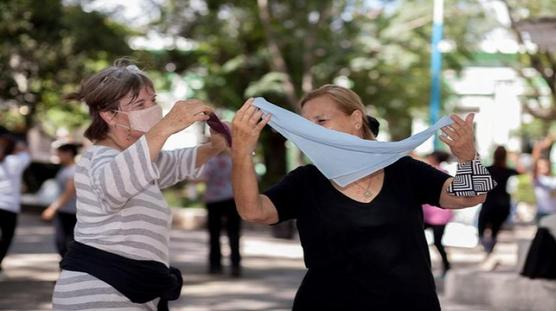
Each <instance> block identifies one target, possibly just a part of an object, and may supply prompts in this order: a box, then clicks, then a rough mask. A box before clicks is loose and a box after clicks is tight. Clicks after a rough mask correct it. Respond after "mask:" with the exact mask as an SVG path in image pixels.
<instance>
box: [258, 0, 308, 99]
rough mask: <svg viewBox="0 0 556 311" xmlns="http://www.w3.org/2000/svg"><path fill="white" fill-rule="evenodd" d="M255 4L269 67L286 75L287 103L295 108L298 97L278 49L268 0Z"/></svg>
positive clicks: (261, 0) (259, 0)
mask: <svg viewBox="0 0 556 311" xmlns="http://www.w3.org/2000/svg"><path fill="white" fill-rule="evenodd" d="M257 5H258V8H259V18H260V20H261V25H262V27H263V31H264V33H265V36H266V45H267V48H268V50H269V52H270V57H271V60H270V67H271V68H272V70H274V71H277V72H280V73H283V74H284V76H285V77H286V80H285V81H284V90H285V93H286V97H287V98H288V101H289V104H290V105H291V106H292V107H293V108H294V109H295V108H297V103H298V101H299V97H298V96H297V93H296V91H295V86H294V84H293V82H292V79H291V76H290V73H289V71H288V68H287V65H286V61H285V60H284V56H283V55H282V52H281V51H280V46H279V45H278V42H277V40H276V36H275V34H274V32H273V31H272V25H271V24H272V21H271V17H270V9H269V7H268V0H257Z"/></svg>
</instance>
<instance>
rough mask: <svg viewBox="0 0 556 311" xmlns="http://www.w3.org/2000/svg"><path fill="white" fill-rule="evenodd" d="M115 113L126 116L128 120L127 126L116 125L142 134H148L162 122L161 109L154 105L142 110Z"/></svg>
mask: <svg viewBox="0 0 556 311" xmlns="http://www.w3.org/2000/svg"><path fill="white" fill-rule="evenodd" d="M115 111H116V112H121V113H125V114H127V117H128V119H129V126H126V125H123V124H116V125H119V126H122V127H126V128H130V129H132V130H136V131H140V132H144V133H146V132H148V131H149V130H150V129H151V128H152V127H153V126H154V125H155V124H157V123H158V122H160V120H162V107H160V106H159V105H154V106H152V107H149V108H146V109H142V110H132V111H121V110H115Z"/></svg>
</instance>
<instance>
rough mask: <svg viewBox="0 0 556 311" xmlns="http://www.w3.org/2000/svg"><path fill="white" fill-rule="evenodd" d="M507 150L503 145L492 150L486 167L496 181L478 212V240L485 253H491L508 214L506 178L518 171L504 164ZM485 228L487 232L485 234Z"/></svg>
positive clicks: (508, 197)
mask: <svg viewBox="0 0 556 311" xmlns="http://www.w3.org/2000/svg"><path fill="white" fill-rule="evenodd" d="M506 157H507V152H506V148H504V147H503V146H498V147H497V148H496V150H494V156H493V160H494V161H493V163H492V165H491V166H489V167H487V170H488V171H489V172H490V175H491V176H492V178H494V180H495V181H496V182H497V183H498V186H497V187H496V188H494V189H493V190H492V191H491V192H490V193H489V194H488V197H487V199H486V200H485V203H483V206H482V207H481V211H480V212H479V223H478V231H479V240H480V241H481V244H482V245H483V248H484V249H485V252H486V253H487V254H491V253H492V251H493V250H494V246H495V245H496V238H497V237H498V232H499V231H500V228H501V227H502V224H503V223H504V221H506V219H507V218H508V216H509V215H510V208H511V196H510V194H509V193H508V191H507V190H506V186H507V184H508V179H510V177H512V176H515V175H518V174H519V173H518V172H517V171H516V170H514V169H512V168H509V167H508V166H507V165H506ZM486 229H489V230H488V231H489V234H488V235H485V231H487V230H486Z"/></svg>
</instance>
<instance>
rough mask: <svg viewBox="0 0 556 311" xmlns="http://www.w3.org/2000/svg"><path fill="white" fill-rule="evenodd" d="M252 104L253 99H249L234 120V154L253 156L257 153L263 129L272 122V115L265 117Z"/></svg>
mask: <svg viewBox="0 0 556 311" xmlns="http://www.w3.org/2000/svg"><path fill="white" fill-rule="evenodd" d="M252 103H253V99H252V98H250V99H248V100H247V101H246V102H245V103H244V104H243V106H242V107H241V108H240V109H239V110H238V111H237V112H236V115H235V116H234V119H233V120H232V141H233V144H232V153H233V154H236V155H240V156H245V155H251V154H252V153H253V152H254V151H255V148H256V146H257V141H258V140H259V136H260V134H261V131H262V129H263V128H264V126H265V125H266V124H267V123H268V122H269V121H270V114H268V115H266V116H264V117H263V115H264V114H263V112H262V111H261V110H259V109H258V108H257V107H255V106H253V105H252Z"/></svg>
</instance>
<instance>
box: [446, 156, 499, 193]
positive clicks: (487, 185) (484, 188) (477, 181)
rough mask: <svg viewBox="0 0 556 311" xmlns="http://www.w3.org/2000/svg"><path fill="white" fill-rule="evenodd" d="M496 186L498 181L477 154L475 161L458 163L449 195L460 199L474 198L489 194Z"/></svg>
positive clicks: (449, 188)
mask: <svg viewBox="0 0 556 311" xmlns="http://www.w3.org/2000/svg"><path fill="white" fill-rule="evenodd" d="M496 185H497V183H496V181H494V179H493V178H492V176H491V175H490V173H489V172H488V170H487V169H486V168H485V167H484V166H483V164H481V160H480V157H479V154H478V153H477V154H475V158H474V159H473V160H471V161H467V162H463V163H458V169H457V171H456V176H454V179H453V180H452V183H451V184H450V186H449V187H448V193H449V194H450V195H453V196H458V197H474V196H478V195H481V194H485V193H487V192H489V191H490V190H492V189H494V187H496Z"/></svg>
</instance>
